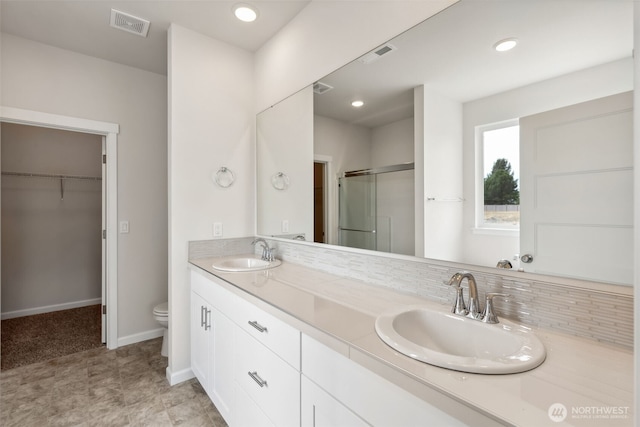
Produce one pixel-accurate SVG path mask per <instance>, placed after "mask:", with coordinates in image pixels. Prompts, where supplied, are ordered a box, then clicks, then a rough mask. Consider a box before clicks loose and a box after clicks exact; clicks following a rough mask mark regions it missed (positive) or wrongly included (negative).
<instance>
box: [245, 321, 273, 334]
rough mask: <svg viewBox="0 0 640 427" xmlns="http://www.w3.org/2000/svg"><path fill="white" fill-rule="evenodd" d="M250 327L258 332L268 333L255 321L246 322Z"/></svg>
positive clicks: (264, 327)
mask: <svg viewBox="0 0 640 427" xmlns="http://www.w3.org/2000/svg"><path fill="white" fill-rule="evenodd" d="M248 323H249V324H250V325H251V326H253V327H254V328H256V329H257V330H258V331H260V332H269V331H268V330H267V327H266V326H262V325H261V324H260V323H258V321H257V320H249V322H248Z"/></svg>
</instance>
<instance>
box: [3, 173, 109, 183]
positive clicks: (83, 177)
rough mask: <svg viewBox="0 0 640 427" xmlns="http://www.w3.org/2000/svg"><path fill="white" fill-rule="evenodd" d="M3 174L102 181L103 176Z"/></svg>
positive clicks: (8, 174)
mask: <svg viewBox="0 0 640 427" xmlns="http://www.w3.org/2000/svg"><path fill="white" fill-rule="evenodd" d="M2 175H7V176H23V177H30V178H55V179H87V180H90V181H102V177H99V176H82V175H54V174H46V173H28V172H2Z"/></svg>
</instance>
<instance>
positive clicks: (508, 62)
mask: <svg viewBox="0 0 640 427" xmlns="http://www.w3.org/2000/svg"><path fill="white" fill-rule="evenodd" d="M509 37H515V38H517V39H518V40H519V42H520V43H519V45H518V46H517V47H516V48H515V49H514V50H512V51H510V52H504V53H498V52H495V51H494V50H493V45H494V43H495V42H497V41H499V40H502V39H505V38H509ZM391 44H393V45H394V46H395V47H397V48H398V49H397V50H396V51H394V52H392V53H389V54H387V55H386V56H383V57H381V58H380V59H378V60H377V61H376V62H373V63H370V64H369V65H364V64H362V63H361V62H360V61H354V62H352V63H351V64H348V65H347V66H345V67H343V68H341V69H339V70H337V71H336V72H334V73H332V74H331V75H329V76H327V77H325V78H323V79H321V80H320V81H321V82H323V83H327V84H329V85H331V86H334V89H333V90H331V91H329V92H326V93H325V94H323V95H315V96H314V111H315V112H316V113H317V114H320V115H323V116H326V117H331V118H335V119H337V120H341V121H344V122H348V123H353V124H359V125H362V126H369V127H375V126H380V125H383V124H386V123H391V122H393V121H396V120H399V119H401V118H405V117H411V115H412V114H413V88H414V87H417V86H420V85H423V84H424V85H426V86H427V87H429V88H431V89H433V90H435V91H437V92H439V93H441V94H443V95H445V96H447V97H450V98H451V99H454V100H458V101H460V102H467V101H470V100H474V99H479V98H482V97H486V96H489V95H492V94H496V93H500V92H503V91H506V90H509V89H513V88H516V87H520V86H524V85H527V84H531V83H535V82H538V81H542V80H546V79H549V78H552V77H556V76H560V75H563V74H567V73H570V72H573V71H577V70H581V69H584V68H588V67H592V66H595V65H599V64H604V63H607V62H612V61H615V60H618V59H622V58H630V57H631V55H632V50H633V0H588V1H587V0H461V1H460V2H459V3H457V4H454V5H453V6H451V7H450V8H449V9H447V10H445V11H443V12H441V13H440V14H438V15H436V16H434V17H432V18H430V19H428V20H427V21H425V22H424V23H422V24H420V25H419V26H417V27H414V28H413V29H411V30H409V31H407V32H405V33H404V34H402V35H400V36H398V37H397V38H395V39H394V40H392V41H391ZM356 98H362V99H363V100H364V101H365V102H366V104H365V106H364V107H362V108H361V109H354V108H353V107H351V106H350V103H351V101H352V100H354V99H356Z"/></svg>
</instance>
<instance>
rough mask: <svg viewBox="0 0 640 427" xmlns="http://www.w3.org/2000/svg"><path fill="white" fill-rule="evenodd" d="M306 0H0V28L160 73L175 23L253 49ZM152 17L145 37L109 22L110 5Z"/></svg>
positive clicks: (164, 65)
mask: <svg viewBox="0 0 640 427" xmlns="http://www.w3.org/2000/svg"><path fill="white" fill-rule="evenodd" d="M309 2H310V0H281V1H272V0H247V1H244V0H239V1H224V0H195V1H191V0H164V1H159V0H120V1H107V0H75V1H74V0H40V1H32V0H1V1H0V30H1V31H2V32H5V33H9V34H13V35H16V36H20V37H24V38H26V39H30V40H34V41H38V42H42V43H46V44H49V45H53V46H57V47H60V48H63V49H68V50H71V51H75V52H79V53H83V54H86V55H91V56H95V57H98V58H102V59H106V60H109V61H113V62H117V63H121V64H125V65H129V66H132V67H136V68H141V69H143V70H147V71H152V72H155V73H159V74H166V73H167V29H168V28H169V25H170V23H176V24H179V25H181V26H183V27H186V28H189V29H192V30H194V31H197V32H199V33H201V34H204V35H207V36H210V37H212V38H215V39H217V40H220V41H223V42H226V43H229V44H231V45H234V46H238V47H240V48H243V49H245V50H248V51H251V52H253V51H256V50H257V49H259V48H260V47H261V46H262V45H263V44H264V43H265V42H266V41H267V40H269V39H270V38H271V37H272V36H273V35H274V34H275V33H276V32H277V31H278V30H279V29H280V28H282V27H283V26H284V25H286V24H287V23H288V22H289V21H290V20H291V19H292V18H293V17H294V16H295V15H297V14H298V12H300V10H302V9H303V8H304V7H305V6H306V5H307V4H308V3H309ZM237 3H249V4H252V5H254V6H256V7H257V8H258V11H259V17H258V20H256V21H255V22H253V23H244V22H241V21H238V20H237V19H236V18H235V17H234V16H233V13H232V7H233V6H234V5H235V4H237ZM112 8H114V9H117V10H120V11H122V12H125V13H128V14H131V15H134V16H137V17H139V18H143V19H146V20H149V21H151V26H150V29H149V34H148V37H147V38H143V37H140V36H138V35H135V34H130V33H127V32H124V31H121V30H117V29H114V28H111V27H110V26H109V19H110V16H111V9H112Z"/></svg>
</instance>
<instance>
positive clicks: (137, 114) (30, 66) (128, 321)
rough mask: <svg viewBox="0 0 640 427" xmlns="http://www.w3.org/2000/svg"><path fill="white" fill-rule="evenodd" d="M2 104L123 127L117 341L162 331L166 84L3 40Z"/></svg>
mask: <svg viewBox="0 0 640 427" xmlns="http://www.w3.org/2000/svg"><path fill="white" fill-rule="evenodd" d="M1 43H2V50H1V60H2V75H1V77H2V88H1V93H2V99H1V100H0V104H2V105H4V106H8V107H15V108H22V109H26V110H34V111H40V112H45V113H51V114H59V115H64V116H71V117H79V118H84V119H92V120H98V121H104V122H110V123H117V124H119V125H120V134H119V135H118V218H119V219H121V220H125V219H126V220H128V221H129V222H130V230H131V231H130V233H129V234H120V235H119V238H118V337H119V339H120V340H119V341H120V342H131V341H136V340H139V339H144V338H145V337H148V335H147V334H148V333H149V331H156V330H157V328H158V326H157V323H156V322H155V320H154V319H153V315H152V310H153V307H154V306H155V305H156V304H158V303H160V302H164V301H166V300H167V262H166V259H167V258H166V248H167V229H166V223H167V212H166V204H167V189H166V179H167V178H166V177H167V172H166V163H167V152H166V142H165V141H166V139H167V132H166V122H167V119H166V114H167V113H166V111H167V110H166V108H167V86H166V84H167V78H166V77H165V76H163V75H159V74H154V73H150V72H147V71H142V70H139V69H136V68H131V67H127V66H123V65H120V64H116V63H113V62H109V61H104V60H101V59H97V58H94V57H90V56H86V55H81V54H77V53H74V52H70V51H67V50H63V49H58V48H54V47H51V46H48V45H45V44H41V43H35V42H32V41H29V40H26V39H22V38H19V37H15V36H11V35H8V34H2V42H1Z"/></svg>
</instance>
